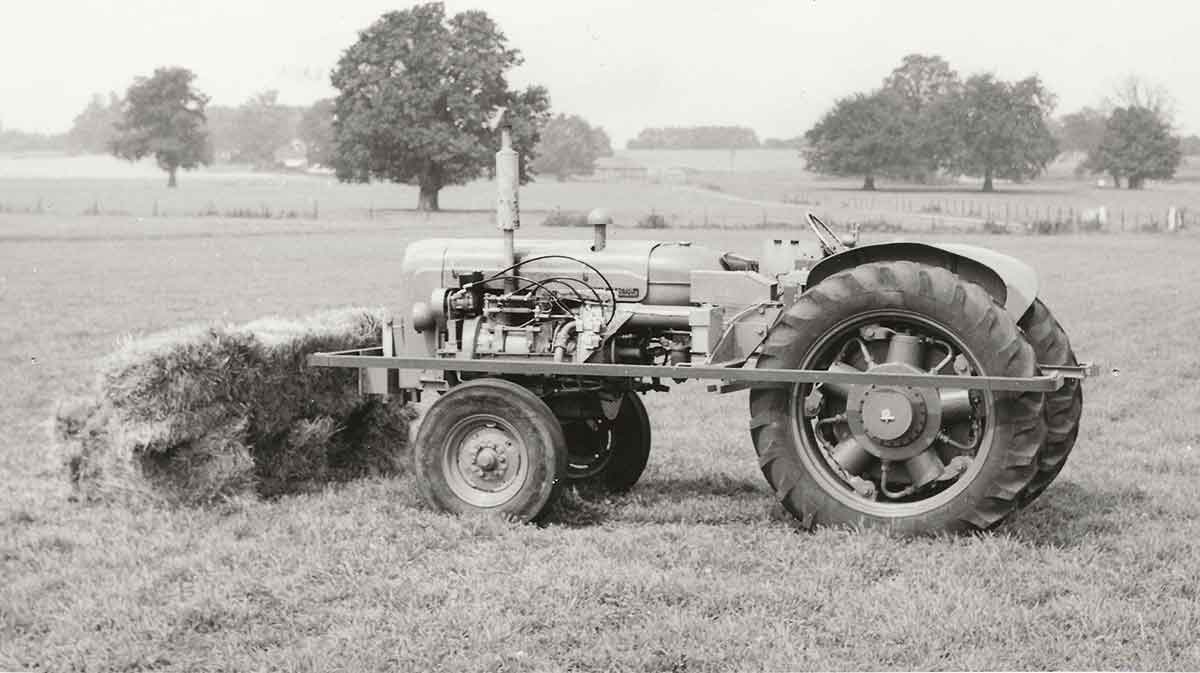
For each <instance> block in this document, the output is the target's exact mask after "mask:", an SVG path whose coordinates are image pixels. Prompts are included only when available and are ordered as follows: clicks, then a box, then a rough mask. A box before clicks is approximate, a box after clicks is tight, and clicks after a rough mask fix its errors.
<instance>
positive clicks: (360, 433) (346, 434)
mask: <svg viewBox="0 0 1200 673" xmlns="http://www.w3.org/2000/svg"><path fill="white" fill-rule="evenodd" d="M379 328H380V318H379V312H375V311H368V310H364V309H347V310H341V311H335V312H329V313H322V314H319V315H315V316H312V317H310V318H308V319H305V320H299V321H294V320H281V319H266V320H258V321H255V322H252V323H249V324H246V325H241V326H211V327H191V328H185V329H180V330H173V331H168V332H162V333H158V334H153V335H150V336H146V337H142V338H136V339H133V338H131V339H128V340H126V341H125V342H124V343H123V344H122V345H121V346H120V347H119V348H118V349H117V351H116V352H114V353H112V354H111V355H109V356H108V357H106V358H104V359H103V360H101V362H100V364H99V374H98V376H97V379H96V384H95V386H94V390H93V392H92V394H91V395H89V396H87V397H84V398H78V399H73V400H68V401H65V402H63V403H61V404H60V405H59V406H58V408H57V410H56V413H55V419H54V434H55V437H56V439H57V440H58V442H59V443H60V445H61V447H62V449H63V451H64V455H65V460H66V464H67V469H68V474H69V477H70V479H71V483H72V485H73V486H74V488H75V490H76V492H77V494H78V495H79V496H80V497H83V498H85V499H110V498H113V497H122V498H124V497H134V498H154V499H160V500H166V501H169V502H175V503H181V504H204V503H211V502H216V501H221V500H226V499H229V498H233V497H242V496H252V495H266V496H271V495H277V494H282V493H292V492H298V491H305V490H309V489H312V488H314V487H317V486H320V485H321V484H323V483H326V482H328V481H333V480H343V479H347V478H352V477H356V476H363V475H394V474H398V473H399V472H401V471H402V464H403V463H402V460H403V456H404V450H405V448H406V441H407V438H408V424H409V422H410V421H411V420H412V418H413V414H412V412H411V411H410V410H409V409H408V408H406V407H405V406H404V405H403V404H401V403H400V402H399V401H397V400H395V399H391V400H388V401H384V400H381V399H378V398H367V397H361V396H359V395H358V392H357V373H356V372H355V371H354V370H351V369H332V368H323V367H309V366H308V365H307V363H306V362H305V358H306V357H307V356H308V354H310V353H313V352H317V351H333V350H346V349H351V348H361V347H366V346H371V345H376V344H378V342H379Z"/></svg>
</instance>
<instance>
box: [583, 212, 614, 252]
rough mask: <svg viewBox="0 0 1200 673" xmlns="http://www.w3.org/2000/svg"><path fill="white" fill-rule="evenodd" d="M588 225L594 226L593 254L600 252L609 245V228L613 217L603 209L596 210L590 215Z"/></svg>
mask: <svg viewBox="0 0 1200 673" xmlns="http://www.w3.org/2000/svg"><path fill="white" fill-rule="evenodd" d="M587 221H588V224H590V225H591V226H592V232H593V238H592V252H600V251H601V250H603V249H604V246H606V245H608V226H609V225H610V224H612V215H609V214H608V211H607V210H605V209H603V208H596V209H595V210H593V211H592V212H590V213H588V217H587Z"/></svg>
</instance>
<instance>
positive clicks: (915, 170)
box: [883, 54, 962, 182]
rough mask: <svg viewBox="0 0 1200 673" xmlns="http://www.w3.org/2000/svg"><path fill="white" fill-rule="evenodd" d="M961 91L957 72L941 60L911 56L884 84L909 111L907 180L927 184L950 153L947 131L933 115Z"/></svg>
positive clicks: (907, 120)
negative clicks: (941, 104)
mask: <svg viewBox="0 0 1200 673" xmlns="http://www.w3.org/2000/svg"><path fill="white" fill-rule="evenodd" d="M961 88H962V80H960V79H959V77H958V72H957V71H956V70H954V69H953V68H951V67H950V63H949V62H948V61H946V59H944V58H942V57H941V56H936V55H927V54H909V55H908V56H905V57H904V59H903V60H901V62H900V65H898V66H896V68H895V69H893V70H892V72H891V73H890V74H889V75H888V76H887V77H885V78H884V80H883V90H884V91H886V92H889V93H891V94H892V95H894V96H896V97H897V98H898V99H899V100H900V102H901V103H902V104H903V105H904V107H905V108H906V109H907V111H908V113H909V114H908V116H907V117H906V119H905V121H906V124H905V126H904V133H905V135H906V139H905V147H906V151H907V152H908V160H909V161H910V162H911V164H912V165H911V166H910V167H909V168H908V169H906V170H905V171H904V177H905V178H908V179H910V180H915V181H918V182H924V181H925V180H926V179H928V177H929V176H930V175H932V174H934V173H936V172H937V170H938V167H939V166H940V165H941V163H943V161H944V160H945V158H946V155H947V154H948V151H949V146H950V144H951V138H950V136H949V135H948V133H947V129H945V128H943V127H941V126H940V125H938V124H937V123H936V119H935V118H934V117H933V116H932V115H931V114H930V111H931V110H932V109H934V108H936V107H937V106H938V104H940V103H941V102H942V101H944V100H946V98H947V97H949V96H951V95H953V94H955V93H957V92H958V91H959V90H960V89H961Z"/></svg>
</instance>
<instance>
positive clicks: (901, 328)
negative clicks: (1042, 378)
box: [750, 262, 1046, 534]
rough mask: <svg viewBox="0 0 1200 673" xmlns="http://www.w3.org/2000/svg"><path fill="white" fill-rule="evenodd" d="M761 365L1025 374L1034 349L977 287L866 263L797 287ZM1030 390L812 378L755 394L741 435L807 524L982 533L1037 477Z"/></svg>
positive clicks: (1035, 403) (915, 267) (923, 269)
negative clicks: (747, 434) (746, 431)
mask: <svg viewBox="0 0 1200 673" xmlns="http://www.w3.org/2000/svg"><path fill="white" fill-rule="evenodd" d="M758 366H759V367H768V368H776V369H826V370H829V371H834V372H855V371H858V372H878V373H894V374H943V375H960V376H1011V377H1028V376H1034V375H1035V374H1036V373H1037V360H1036V358H1035V356H1034V352H1033V348H1032V347H1031V346H1030V345H1029V343H1027V342H1026V341H1025V339H1024V337H1023V336H1022V333H1021V331H1020V330H1019V329H1018V328H1017V325H1016V322H1015V321H1014V320H1013V319H1012V317H1011V316H1009V315H1008V314H1007V313H1005V312H1004V310H1003V309H1002V308H1001V307H1000V306H998V305H997V304H996V303H995V302H994V301H993V300H992V298H991V296H989V295H988V294H987V292H986V291H984V290H983V289H982V288H981V287H979V286H978V285H975V284H973V283H970V282H967V281H965V280H963V279H962V278H960V277H959V276H957V275H955V274H954V273H952V272H950V271H948V270H946V269H942V268H939V267H933V266H927V265H922V264H915V263H911V262H885V263H875V264H865V265H862V266H858V267H855V268H853V269H849V270H847V271H844V272H842V273H839V274H837V275H834V276H831V277H829V278H827V279H826V280H824V281H822V282H821V283H819V284H818V285H816V286H814V287H812V288H809V289H808V290H807V291H805V292H804V293H803V294H802V295H801V296H800V297H799V298H798V299H797V301H796V303H795V304H793V305H792V306H791V307H789V308H788V310H787V311H786V312H785V314H784V315H783V316H782V317H781V318H780V320H779V322H778V323H777V324H776V326H775V327H774V328H773V329H772V331H771V333H770V334H769V335H768V337H767V340H766V342H765V343H764V345H763V355H762V357H760V358H759V360H758ZM1042 404H1043V395H1042V393H1033V392H1029V393H1008V392H1000V391H990V390H983V389H979V390H975V389H971V390H966V389H951V388H922V387H917V386H906V385H898V384H879V385H843V384H831V383H823V384H819V385H815V386H814V385H810V384H799V385H795V386H791V387H770V388H767V387H763V388H755V389H753V390H752V391H751V394H750V413H751V433H752V435H753V438H754V444H755V448H756V450H757V452H758V455H759V465H760V467H761V468H762V471H763V474H764V475H765V476H766V478H767V481H768V482H769V483H770V484H771V486H772V487H773V488H774V489H775V492H776V495H777V496H778V498H779V500H780V501H781V502H782V504H783V505H784V507H786V508H787V509H788V510H789V511H790V512H791V513H792V514H793V515H794V516H796V517H797V518H798V519H800V521H801V522H803V524H804V525H805V526H806V527H812V526H817V525H834V526H837V525H849V526H868V527H882V528H888V529H891V530H895V531H897V532H900V533H906V534H925V533H937V532H943V531H964V530H979V529H987V528H991V527H992V526H994V525H996V524H997V523H999V522H1000V521H1002V520H1003V519H1004V518H1005V517H1006V516H1008V515H1009V514H1010V513H1011V512H1012V511H1013V510H1014V509H1016V507H1017V506H1018V504H1019V497H1020V494H1021V493H1022V492H1023V490H1024V489H1025V487H1026V486H1027V485H1028V484H1029V483H1030V481H1031V479H1032V478H1033V477H1034V474H1035V472H1036V470H1037V453H1038V450H1039V448H1040V446H1041V445H1042V441H1043V439H1044V437H1045V432H1046V430H1045V421H1044V419H1043V417H1042Z"/></svg>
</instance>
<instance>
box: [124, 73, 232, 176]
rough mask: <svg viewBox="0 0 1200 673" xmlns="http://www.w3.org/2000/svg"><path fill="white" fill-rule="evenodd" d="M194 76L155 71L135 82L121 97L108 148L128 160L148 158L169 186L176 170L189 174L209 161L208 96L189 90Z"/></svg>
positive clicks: (210, 157)
mask: <svg viewBox="0 0 1200 673" xmlns="http://www.w3.org/2000/svg"><path fill="white" fill-rule="evenodd" d="M195 79H196V75H195V74H193V73H192V71H190V70H188V69H186V68H158V69H156V70H155V71H154V75H152V76H151V77H138V78H137V79H136V80H134V83H133V84H132V85H131V86H130V87H129V90H128V91H127V92H126V93H125V102H124V104H123V105H122V106H121V121H120V122H118V124H117V133H116V135H115V137H114V138H113V140H112V143H111V144H110V145H109V149H110V150H111V151H112V153H113V154H114V155H116V156H118V157H120V158H122V159H126V160H128V161H138V160H140V159H142V158H144V157H147V156H153V157H154V160H155V161H157V162H158V166H159V168H161V169H163V170H164V171H166V172H167V186H168V187H175V186H176V185H177V184H178V183H177V181H176V177H175V176H176V173H177V172H178V171H179V169H180V168H182V169H184V170H191V169H193V168H196V167H197V166H199V165H201V164H209V163H211V162H212V154H211V148H210V147H209V143H208V131H207V130H206V128H205V121H206V118H205V116H204V108H205V106H206V105H208V96H205V95H204V94H202V93H200V92H199V91H197V90H196V88H195V87H194V86H193V82H194V80H195Z"/></svg>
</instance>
